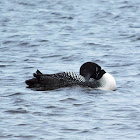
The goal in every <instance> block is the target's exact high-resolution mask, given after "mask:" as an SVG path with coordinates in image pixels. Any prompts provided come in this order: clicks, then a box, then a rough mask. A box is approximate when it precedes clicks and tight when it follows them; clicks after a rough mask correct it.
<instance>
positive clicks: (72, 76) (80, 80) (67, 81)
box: [26, 70, 86, 90]
mask: <svg viewBox="0 0 140 140" xmlns="http://www.w3.org/2000/svg"><path fill="white" fill-rule="evenodd" d="M33 76H34V77H35V78H32V79H29V80H27V81H26V84H27V85H28V87H29V88H35V89H36V90H52V89H57V88H61V87H70V86H74V85H75V86H76V85H79V86H86V84H85V78H84V77H83V76H81V75H79V74H76V73H74V72H62V73H56V74H42V73H41V72H40V71H39V70H37V71H36V73H34V74H33Z"/></svg>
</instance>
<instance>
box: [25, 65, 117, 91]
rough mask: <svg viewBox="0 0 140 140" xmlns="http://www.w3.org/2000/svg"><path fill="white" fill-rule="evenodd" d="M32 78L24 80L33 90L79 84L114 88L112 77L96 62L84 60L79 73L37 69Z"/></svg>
mask: <svg viewBox="0 0 140 140" xmlns="http://www.w3.org/2000/svg"><path fill="white" fill-rule="evenodd" d="M33 76H34V78H32V79H29V80H26V81H25V82H26V84H27V85H28V88H33V89H35V90H52V89H57V88H62V87H71V86H81V87H89V88H93V89H102V90H115V89H116V81H115V79H114V77H113V76H112V75H111V74H109V73H106V72H105V71H104V70H103V69H102V68H101V67H100V66H99V65H98V64H96V63H93V62H86V63H84V64H83V65H82V66H81V67H80V74H76V73H75V72H61V73H56V74H42V73H41V72H40V71H39V70H37V71H36V73H34V74H33Z"/></svg>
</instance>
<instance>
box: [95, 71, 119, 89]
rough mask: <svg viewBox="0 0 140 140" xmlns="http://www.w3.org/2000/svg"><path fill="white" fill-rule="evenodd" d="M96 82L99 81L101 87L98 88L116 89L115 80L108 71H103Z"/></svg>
mask: <svg viewBox="0 0 140 140" xmlns="http://www.w3.org/2000/svg"><path fill="white" fill-rule="evenodd" d="M98 82H100V83H101V87H99V88H98V89H102V90H115V89H116V81H115V79H114V77H113V76H112V75H111V74H109V73H105V74H104V75H103V76H102V78H101V79H99V80H98Z"/></svg>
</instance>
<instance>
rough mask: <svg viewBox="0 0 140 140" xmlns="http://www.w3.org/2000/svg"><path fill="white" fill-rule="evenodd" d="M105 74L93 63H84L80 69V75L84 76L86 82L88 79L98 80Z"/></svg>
mask: <svg viewBox="0 0 140 140" xmlns="http://www.w3.org/2000/svg"><path fill="white" fill-rule="evenodd" d="M105 73H106V72H105V71H104V70H103V69H101V67H100V66H99V65H98V64H96V63H93V62H86V63H84V64H83V65H82V66H81V67H80V75H82V76H84V77H85V79H86V81H87V82H88V81H89V79H90V78H94V79H95V80H99V79H100V78H101V77H102V76H103V75H104V74H105Z"/></svg>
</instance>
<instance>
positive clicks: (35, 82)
mask: <svg viewBox="0 0 140 140" xmlns="http://www.w3.org/2000/svg"><path fill="white" fill-rule="evenodd" d="M41 75H43V74H42V73H41V72H40V71H39V70H37V71H36V73H34V74H33V76H34V77H35V78H32V79H29V80H26V81H25V83H26V84H27V85H28V86H29V88H32V87H38V86H39V85H40V83H39V81H40V77H41Z"/></svg>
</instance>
